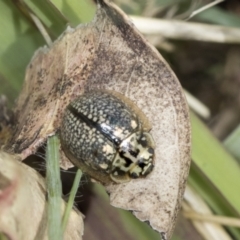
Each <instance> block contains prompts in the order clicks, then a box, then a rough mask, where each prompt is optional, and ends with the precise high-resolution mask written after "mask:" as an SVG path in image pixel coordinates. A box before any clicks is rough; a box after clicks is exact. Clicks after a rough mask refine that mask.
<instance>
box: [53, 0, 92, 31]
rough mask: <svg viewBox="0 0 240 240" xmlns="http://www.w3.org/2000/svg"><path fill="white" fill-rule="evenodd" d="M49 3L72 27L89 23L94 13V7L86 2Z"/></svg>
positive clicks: (58, 1)
mask: <svg viewBox="0 0 240 240" xmlns="http://www.w3.org/2000/svg"><path fill="white" fill-rule="evenodd" d="M51 2H52V4H54V6H55V7H56V8H57V9H58V10H59V11H60V12H61V13H62V15H63V16H64V17H65V18H66V19H67V20H68V21H69V22H70V23H71V25H72V26H77V25H78V24H79V23H80V22H81V23H84V22H89V21H91V20H92V19H93V17H94V14H95V11H96V5H95V4H94V3H93V2H92V1H88V0H71V2H68V1H65V0H52V1H51Z"/></svg>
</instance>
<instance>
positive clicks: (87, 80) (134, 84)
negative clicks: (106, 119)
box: [7, 0, 190, 239]
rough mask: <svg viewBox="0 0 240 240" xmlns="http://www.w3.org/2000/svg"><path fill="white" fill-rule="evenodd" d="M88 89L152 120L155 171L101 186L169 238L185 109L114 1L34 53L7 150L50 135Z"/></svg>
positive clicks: (185, 166)
mask: <svg viewBox="0 0 240 240" xmlns="http://www.w3.org/2000/svg"><path fill="white" fill-rule="evenodd" d="M90 89H109V90H114V91H117V92H120V93H122V94H124V95H125V96H127V97H128V98H130V99H131V100H132V101H133V102H135V103H136V104H137V105H138V107H140V108H141V109H142V111H143V112H144V113H145V114H146V115H147V117H148V118H149V119H150V121H151V123H152V130H151V133H152V135H153V137H154V139H155V142H156V164H155V168H154V171H153V172H152V173H151V174H150V175H149V176H148V177H147V178H145V179H138V180H132V181H131V182H129V183H126V184H119V185H115V184H112V185H109V186H106V190H107V191H108V192H109V194H110V201H111V204H112V205H114V206H115V207H120V208H123V209H127V210H131V211H132V212H133V214H134V215H135V216H136V217H137V218H139V219H140V220H142V221H147V222H149V224H150V225H151V226H152V228H153V229H155V230H157V231H159V232H160V233H161V236H162V238H163V239H170V236H171V234H172V231H173V228H174V225H175V220H176V216H177V213H178V210H179V206H180V203H181V200H182V195H183V191H184V189H185V183H186V178H187V175H188V170H189V165H190V123H189V116H188V107H187V104H186V101H185V97H184V94H183V92H182V89H181V86H180V84H179V82H178V80H177V78H176V76H175V74H174V73H173V72H172V70H171V69H170V68H169V66H168V65H167V63H166V62H165V60H164V59H163V58H162V56H161V55H160V54H159V53H158V52H157V50H156V49H154V48H153V47H152V46H150V44H148V43H147V42H146V40H145V39H144V38H143V37H142V36H141V34H140V33H139V32H138V31H137V29H136V28H135V27H134V26H133V24H132V22H131V21H130V20H129V18H128V17H127V16H126V15H125V14H124V13H123V12H122V11H121V10H120V9H118V8H117V7H116V6H115V5H114V4H112V3H108V2H106V1H103V0H99V1H98V10H97V13H96V17H95V19H94V21H93V22H92V23H89V24H87V25H80V26H79V27H77V28H76V29H71V28H68V29H67V31H66V32H65V33H64V34H63V35H62V36H61V37H60V38H59V39H58V40H57V41H56V42H55V43H54V44H53V45H52V46H51V48H49V49H48V48H42V49H40V50H39V51H38V52H37V53H36V54H35V56H34V57H33V59H32V61H31V63H30V64H29V66H28V68H27V72H26V79H25V83H24V88H23V90H22V92H21V95H20V97H19V100H18V102H17V106H16V111H15V113H16V119H17V124H16V129H15V132H14V136H13V138H12V140H11V141H10V142H9V144H8V146H7V148H8V149H10V150H11V151H14V152H17V153H19V154H20V155H21V157H22V159H24V158H25V157H26V156H28V155H30V154H32V153H34V152H35V151H36V149H37V148H38V147H39V146H40V145H41V144H42V143H43V142H45V140H46V138H47V137H48V136H50V135H53V134H55V132H56V131H57V129H58V128H59V126H60V123H61V119H62V114H63V110H64V109H65V107H66V105H67V104H68V103H69V102H70V101H71V100H72V99H74V98H76V96H78V95H81V94H82V93H83V92H84V91H88V90H90ZM65 163H66V160H65ZM63 165H65V166H66V165H67V163H66V164H63Z"/></svg>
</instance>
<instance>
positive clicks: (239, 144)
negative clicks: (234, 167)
mask: <svg viewBox="0 0 240 240" xmlns="http://www.w3.org/2000/svg"><path fill="white" fill-rule="evenodd" d="M224 146H225V147H226V148H227V149H228V151H229V152H230V153H231V154H232V155H233V156H234V157H235V158H236V159H237V160H238V162H239V163H240V125H238V127H237V128H236V129H235V131H233V132H232V133H231V134H230V135H229V136H228V137H227V139H226V140H225V141H224Z"/></svg>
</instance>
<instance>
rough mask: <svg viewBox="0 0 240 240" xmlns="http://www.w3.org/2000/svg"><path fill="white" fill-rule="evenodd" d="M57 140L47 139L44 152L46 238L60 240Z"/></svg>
mask: <svg viewBox="0 0 240 240" xmlns="http://www.w3.org/2000/svg"><path fill="white" fill-rule="evenodd" d="M59 146H60V143H59V139H58V137H57V136H52V137H49V138H48V141H47V152H46V168H47V176H46V182H47V192H48V237H49V239H51V240H61V239H63V237H62V229H61V203H62V198H61V197H62V184H61V179H60V167H59V159H60V158H59Z"/></svg>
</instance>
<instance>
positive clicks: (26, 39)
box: [0, 0, 44, 99]
mask: <svg viewBox="0 0 240 240" xmlns="http://www.w3.org/2000/svg"><path fill="white" fill-rule="evenodd" d="M0 22H1V31H0V40H1V44H0V75H1V79H0V83H1V82H4V83H5V84H4V85H5V86H4V88H2V87H1V88H0V93H6V92H5V89H11V90H9V91H10V92H11V95H8V97H9V98H10V99H11V98H14V99H15V98H16V96H17V93H18V92H19V91H20V88H21V86H22V82H23V79H24V75H25V68H26V66H27V64H28V63H29V61H30V59H31V57H32V55H33V53H34V51H35V50H36V49H37V48H38V47H39V46H41V45H43V44H44V40H43V38H42V36H41V34H40V33H39V32H38V30H37V29H36V28H35V27H34V25H33V24H32V23H31V22H29V20H28V19H27V18H26V17H25V16H24V15H23V14H22V13H21V12H20V11H19V10H18V9H17V7H16V5H14V4H13V1H7V0H3V1H0ZM1 86H2V84H1Z"/></svg>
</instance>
